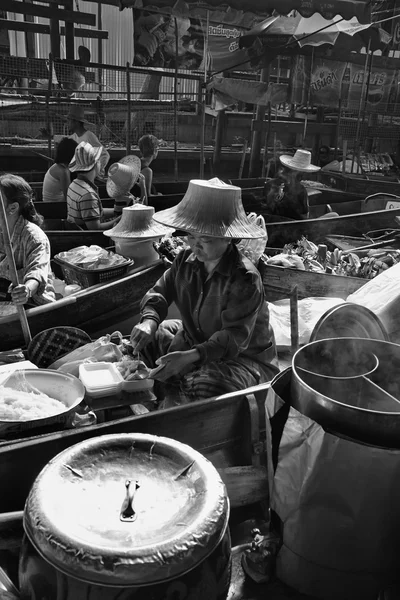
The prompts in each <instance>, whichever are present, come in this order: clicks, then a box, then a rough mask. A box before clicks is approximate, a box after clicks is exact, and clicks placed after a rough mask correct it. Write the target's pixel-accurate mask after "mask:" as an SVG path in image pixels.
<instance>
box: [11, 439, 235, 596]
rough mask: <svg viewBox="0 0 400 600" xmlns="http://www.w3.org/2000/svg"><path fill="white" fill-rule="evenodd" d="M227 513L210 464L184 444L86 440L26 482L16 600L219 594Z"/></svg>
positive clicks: (226, 556) (224, 581) (226, 557)
mask: <svg viewBox="0 0 400 600" xmlns="http://www.w3.org/2000/svg"><path fill="white" fill-rule="evenodd" d="M228 518H229V502H228V498H227V494H226V489H225V486H224V484H223V482H222V480H221V478H220V476H219V474H218V472H217V470H216V469H215V468H214V466H213V465H212V464H211V463H210V462H209V461H208V460H207V459H206V458H205V457H204V456H203V455H201V454H200V453H199V452H197V451H195V450H193V449H192V448H190V447H189V446H187V445H185V444H181V443H180V442H177V441H175V440H172V439H169V438H165V437H157V436H152V435H147V434H139V433H135V434H116V435H105V436H101V437H97V438H93V439H90V440H85V441H83V442H81V443H79V444H76V445H75V446H73V447H71V448H68V449H67V450H64V451H63V452H61V453H60V454H58V455H57V456H56V457H55V458H53V459H52V460H51V461H50V463H49V464H48V465H47V466H46V467H45V468H44V469H43V470H42V471H41V473H40V474H39V475H38V477H37V479H36V480H35V482H34V484H33V486H32V488H31V491H30V493H29V496H28V499H27V501H26V505H25V509H24V529H25V534H26V535H25V538H24V541H23V547H22V552H21V559H20V568H19V577H20V591H21V598H22V599H23V600H33V598H45V597H46V598H52V599H54V600H55V599H56V598H61V596H62V598H63V600H76V599H77V598H89V597H90V598H91V600H97V599H98V600H100V599H101V600H117V598H118V600H128V599H131V598H135V600H142V599H143V600H144V599H146V600H161V599H165V600H167V599H171V600H172V598H173V599H174V600H184V599H186V598H187V599H188V600H189V599H190V600H202V599H204V598H207V600H220V599H223V598H226V595H227V592H228V588H229V582H230V581H229V580H230V558H231V556H230V555H231V546H230V537H229V529H228Z"/></svg>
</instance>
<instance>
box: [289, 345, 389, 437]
mask: <svg viewBox="0 0 400 600" xmlns="http://www.w3.org/2000/svg"><path fill="white" fill-rule="evenodd" d="M357 355H359V356H361V355H375V356H376V357H377V358H378V361H379V364H378V367H377V368H376V369H375V370H373V372H371V373H370V374H367V375H361V376H360V377H351V378H348V379H340V378H337V377H335V376H334V375H335V368H336V366H335V365H336V364H337V360H338V357H340V358H341V359H342V360H343V361H346V357H350V358H349V360H354V357H356V356H357ZM329 356H330V357H332V377H329V376H326V375H325V376H324V377H321V376H320V374H319V373H318V369H319V365H321V363H322V362H324V361H326V359H327V357H329ZM313 371H314V372H313ZM291 402H292V406H294V408H296V409H297V410H298V411H300V412H301V413H302V414H304V415H306V416H307V417H309V418H310V419H313V420H314V421H316V422H317V423H319V424H320V425H322V427H324V428H325V429H329V430H331V431H333V432H335V433H338V434H339V435H345V436H348V437H351V438H353V439H355V440H357V441H361V442H365V443H367V444H372V445H376V446H383V447H386V448H400V346H399V345H397V344H393V343H390V342H383V341H379V340H368V339H358V338H337V339H335V338H333V339H325V340H319V341H315V342H312V343H310V344H307V345H306V346H304V347H303V348H301V349H300V350H298V351H297V352H296V354H295V355H294V357H293V361H292V381H291Z"/></svg>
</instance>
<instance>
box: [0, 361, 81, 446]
mask: <svg viewBox="0 0 400 600" xmlns="http://www.w3.org/2000/svg"><path fill="white" fill-rule="evenodd" d="M18 374H22V375H23V376H24V377H25V379H26V381H27V382H28V383H29V384H30V385H32V386H33V387H35V388H36V389H38V390H39V391H40V392H43V393H44V394H47V395H48V396H50V397H51V398H54V399H55V400H59V401H60V402H62V403H63V404H64V405H65V410H64V411H62V412H60V413H58V414H57V415H53V416H51V417H46V418H43V419H32V420H30V421H0V436H8V435H11V434H18V433H20V432H24V431H28V430H36V429H42V428H44V427H48V426H50V425H59V426H60V428H61V427H62V426H64V425H65V424H66V423H68V422H69V420H70V419H71V418H72V416H73V414H74V412H75V410H76V408H77V407H78V405H79V404H80V403H81V402H82V400H83V398H84V396H85V387H84V385H83V383H82V382H81V381H80V380H79V379H78V378H77V377H74V376H73V375H69V374H68V373H61V372H60V371H54V370H52V369H26V370H23V371H17V372H15V373H14V374H13V376H15V377H17V376H18Z"/></svg>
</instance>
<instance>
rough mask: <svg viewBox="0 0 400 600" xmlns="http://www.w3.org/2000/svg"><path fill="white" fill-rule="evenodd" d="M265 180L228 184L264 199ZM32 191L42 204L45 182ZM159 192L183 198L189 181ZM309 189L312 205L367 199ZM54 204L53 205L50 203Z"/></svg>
mask: <svg viewBox="0 0 400 600" xmlns="http://www.w3.org/2000/svg"><path fill="white" fill-rule="evenodd" d="M265 181H266V180H265V179H264V178H255V179H231V180H228V182H230V183H232V184H233V185H237V186H238V187H240V188H241V189H242V190H243V194H245V193H246V192H245V190H246V191H247V193H250V192H251V193H252V194H254V195H256V196H257V197H262V196H263V190H264V184H265ZM30 185H31V187H32V189H33V190H34V193H35V201H36V202H42V186H43V182H42V181H41V182H35V183H32V182H31V183H30ZM156 185H157V192H158V194H161V195H162V196H171V195H178V194H180V195H181V196H183V194H184V193H185V192H186V189H187V186H188V181H171V182H161V183H157V184H156ZM98 188H99V195H100V197H101V198H102V199H107V191H106V186H105V184H104V183H102V184H100V185H99V186H98ZM306 188H307V192H308V197H309V202H310V204H330V203H332V202H333V203H336V202H349V201H351V200H360V199H362V198H364V197H365V194H362V193H355V192H354V193H351V192H345V191H343V190H337V189H334V188H328V187H320V188H319V187H315V186H312V187H308V186H306ZM158 199H159V198H158V196H151V197H150V199H149V200H150V203H151V204H154V202H157V200H158ZM49 204H52V203H49Z"/></svg>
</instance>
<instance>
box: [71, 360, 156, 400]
mask: <svg viewBox="0 0 400 600" xmlns="http://www.w3.org/2000/svg"><path fill="white" fill-rule="evenodd" d="M79 379H80V380H81V381H82V383H83V385H84V386H85V389H86V392H87V394H88V395H89V396H91V397H92V398H100V397H102V396H112V395H118V394H119V393H120V392H122V391H125V392H138V391H141V390H149V389H151V388H152V387H153V386H154V380H153V379H134V380H133V381H125V380H124V378H123V377H122V375H121V373H120V372H119V371H118V369H117V367H116V365H115V363H108V362H97V363H83V364H81V365H79Z"/></svg>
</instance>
